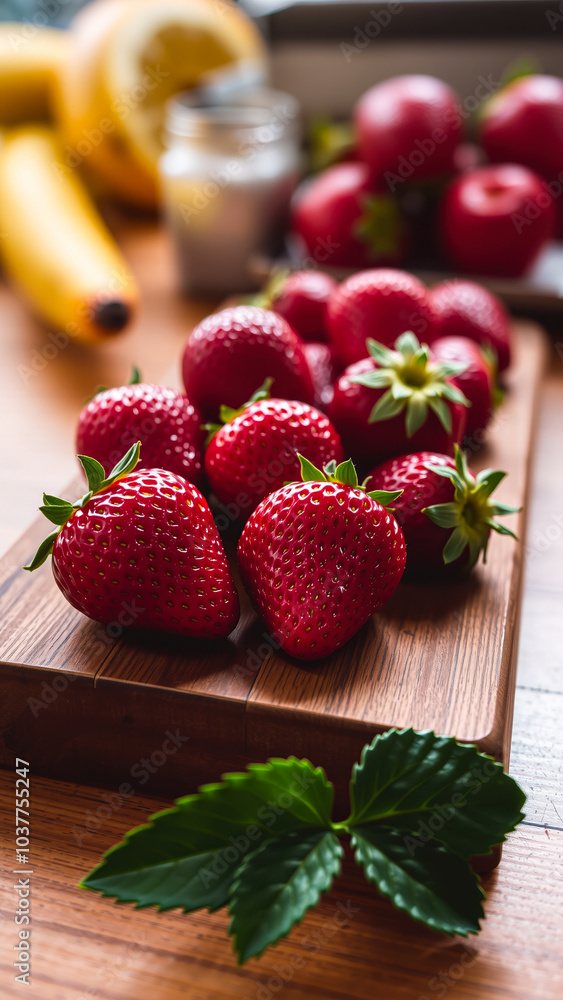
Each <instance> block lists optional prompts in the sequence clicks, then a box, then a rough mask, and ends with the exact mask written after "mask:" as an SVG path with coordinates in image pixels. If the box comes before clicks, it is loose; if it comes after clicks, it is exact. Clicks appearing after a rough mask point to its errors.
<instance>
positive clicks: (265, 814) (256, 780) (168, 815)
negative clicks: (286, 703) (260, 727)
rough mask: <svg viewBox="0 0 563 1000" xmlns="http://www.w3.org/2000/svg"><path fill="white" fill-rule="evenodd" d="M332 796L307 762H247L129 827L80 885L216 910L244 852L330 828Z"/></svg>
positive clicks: (164, 904)
mask: <svg viewBox="0 0 563 1000" xmlns="http://www.w3.org/2000/svg"><path fill="white" fill-rule="evenodd" d="M332 797H333V789H332V785H330V784H329V783H328V782H327V780H326V777H325V775H324V772H323V771H322V769H320V768H314V767H313V766H312V765H311V764H309V762H308V761H302V760H297V759H296V758H294V757H290V758H289V759H288V760H277V759H276V760H271V761H269V762H268V763H267V764H252V765H250V766H249V767H248V769H247V771H246V772H243V773H241V774H227V775H224V778H223V781H222V782H221V783H220V784H219V783H218V784H214V785H204V786H203V787H202V788H201V789H200V791H199V793H198V794H197V795H189V796H187V797H186V798H183V799H178V801H177V802H176V807H175V808H173V809H168V810H165V811H164V812H161V813H157V814H156V815H155V816H152V817H151V818H150V820H149V825H148V826H142V827H138V828H137V829H136V830H132V831H131V832H130V833H129V834H128V835H127V836H126V838H125V840H124V841H123V842H122V843H121V844H118V845H117V846H116V847H114V848H112V850H110V851H109V852H108V853H107V854H106V855H105V856H104V860H103V861H102V862H101V864H100V865H99V866H98V867H97V868H95V869H94V870H93V871H92V872H90V874H89V875H87V876H86V878H85V879H84V881H83V883H82V884H83V885H84V886H85V887H86V888H87V889H94V890H96V891H98V892H101V893H103V895H104V896H115V897H117V898H118V899H119V900H120V901H121V902H136V904H137V906H138V907H144V906H158V907H159V908H160V909H163V910H168V909H171V908H173V907H177V906H179V907H182V908H183V909H184V910H185V911H186V912H187V911H191V910H195V909H198V908H200V907H204V906H205V907H208V908H209V909H217V908H218V907H220V906H224V905H225V904H226V903H227V901H228V893H229V888H230V884H231V882H232V879H233V876H234V873H235V871H236V870H237V868H238V867H240V864H241V861H242V859H243V858H244V856H245V854H246V853H249V852H251V851H254V850H255V849H256V847H257V846H258V845H260V844H261V843H262V842H264V841H265V840H266V839H269V838H271V837H277V836H280V835H282V834H285V833H288V832H293V831H296V830H307V829H310V828H314V829H319V828H325V829H327V828H329V827H330V813H331V809H332Z"/></svg>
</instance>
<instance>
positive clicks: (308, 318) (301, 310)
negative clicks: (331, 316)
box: [264, 271, 337, 341]
mask: <svg viewBox="0 0 563 1000" xmlns="http://www.w3.org/2000/svg"><path fill="white" fill-rule="evenodd" d="M336 287H337V285H336V281H335V280H334V278H331V277H330V275H329V274H325V273H324V272H323V271H294V272H293V274H286V275H281V276H280V275H276V276H275V277H274V278H273V279H272V283H271V286H270V288H269V289H268V288H266V290H265V292H264V295H265V303H264V304H265V305H266V308H268V309H273V310H274V312H277V313H278V315H279V316H283V318H284V319H285V320H287V322H288V323H289V325H290V326H291V327H292V328H293V329H294V330H295V332H296V333H298V334H299V336H300V337H301V338H302V339H303V340H315V341H318V340H326V339H327V337H326V327H325V317H326V307H327V302H328V300H329V298H330V295H331V294H332V292H333V291H334V289H335V288H336Z"/></svg>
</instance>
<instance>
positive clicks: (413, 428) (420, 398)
mask: <svg viewBox="0 0 563 1000" xmlns="http://www.w3.org/2000/svg"><path fill="white" fill-rule="evenodd" d="M427 414H428V400H427V399H426V396H424V395H423V393H421V392H413V393H412V395H411V397H410V399H409V401H408V403H407V415H406V419H405V430H406V432H407V437H408V438H410V437H412V436H413V434H416V432H417V431H419V430H420V428H421V427H422V426H423V425H424V422H425V420H426V417H427Z"/></svg>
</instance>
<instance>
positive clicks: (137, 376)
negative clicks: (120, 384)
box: [86, 365, 142, 403]
mask: <svg viewBox="0 0 563 1000" xmlns="http://www.w3.org/2000/svg"><path fill="white" fill-rule="evenodd" d="M141 382H142V378H141V372H140V371H139V369H138V368H137V365H133V366H132V368H131V376H130V378H129V381H128V383H127V385H140V384H141ZM108 391H109V386H107V385H99V386H98V387H97V388H96V389H95V390H94V392H93V394H92V395H91V396H89V397H88V399H87V400H86V402H87V403H91V402H92V400H93V399H95V398H96V396H99V395H100V393H102V392H108Z"/></svg>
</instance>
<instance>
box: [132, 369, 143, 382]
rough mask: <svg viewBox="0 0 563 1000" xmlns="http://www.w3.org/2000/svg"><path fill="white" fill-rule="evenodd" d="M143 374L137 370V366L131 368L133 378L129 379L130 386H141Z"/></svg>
mask: <svg viewBox="0 0 563 1000" xmlns="http://www.w3.org/2000/svg"><path fill="white" fill-rule="evenodd" d="M142 381H143V380H142V378H141V372H140V371H139V369H138V368H137V365H133V367H132V368H131V377H130V379H129V385H139V384H140V383H141V382H142Z"/></svg>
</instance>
